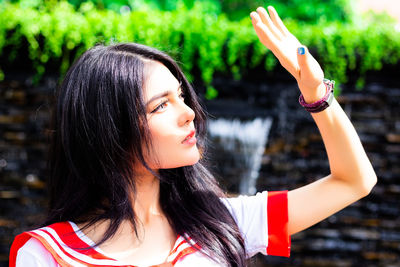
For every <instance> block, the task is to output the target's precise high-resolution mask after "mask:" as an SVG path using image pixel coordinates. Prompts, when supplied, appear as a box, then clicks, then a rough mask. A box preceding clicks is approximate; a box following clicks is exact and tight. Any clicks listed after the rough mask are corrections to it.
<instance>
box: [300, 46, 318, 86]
mask: <svg viewBox="0 0 400 267" xmlns="http://www.w3.org/2000/svg"><path fill="white" fill-rule="evenodd" d="M297 61H298V63H299V67H300V73H299V74H300V80H301V81H303V82H307V83H309V84H312V83H317V84H318V83H320V82H321V81H322V79H323V77H324V73H323V71H322V69H321V67H320V65H319V64H318V62H317V61H316V60H315V58H314V57H313V56H312V55H311V54H310V52H309V51H308V49H307V47H305V46H300V47H299V48H298V52H297Z"/></svg>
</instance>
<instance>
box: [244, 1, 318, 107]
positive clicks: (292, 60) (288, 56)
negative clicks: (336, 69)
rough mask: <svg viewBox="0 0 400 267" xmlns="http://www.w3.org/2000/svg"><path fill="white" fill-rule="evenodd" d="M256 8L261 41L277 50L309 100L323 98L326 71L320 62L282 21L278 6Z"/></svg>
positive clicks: (255, 21)
mask: <svg viewBox="0 0 400 267" xmlns="http://www.w3.org/2000/svg"><path fill="white" fill-rule="evenodd" d="M268 11H269V14H268V12H267V11H266V10H265V9H264V8H263V7H259V8H257V12H251V13H250V17H251V21H252V24H253V27H254V30H255V31H256V33H257V36H258V38H259V39H260V41H261V43H263V44H264V45H265V46H266V47H267V48H268V49H270V50H271V51H272V53H274V55H275V56H276V57H277V58H278V60H279V62H280V63H281V65H282V66H283V67H284V68H285V69H286V70H287V71H289V72H290V74H292V75H293V77H294V78H295V79H296V80H297V83H298V85H299V88H300V91H301V93H302V94H303V96H304V98H305V100H306V101H307V102H308V103H311V102H314V101H316V100H318V99H319V98H321V97H322V96H323V95H324V94H325V92H326V89H325V86H324V84H323V78H324V73H323V71H322V69H321V67H320V66H319V64H318V62H317V61H316V60H315V59H314V57H313V56H312V55H311V54H310V53H309V52H308V49H307V48H306V47H305V46H303V45H302V44H301V43H300V42H299V40H297V38H296V37H295V36H294V35H293V34H291V33H290V32H289V31H288V29H287V28H286V26H285V25H284V24H283V22H282V20H281V19H280V17H279V15H278V13H277V12H276V10H275V9H274V8H273V7H272V6H269V7H268Z"/></svg>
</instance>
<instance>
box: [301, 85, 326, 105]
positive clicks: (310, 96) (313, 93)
mask: <svg viewBox="0 0 400 267" xmlns="http://www.w3.org/2000/svg"><path fill="white" fill-rule="evenodd" d="M299 87H300V86H299ZM300 91H301V94H302V95H303V98H304V100H305V102H306V103H307V104H311V103H314V102H317V101H318V100H320V99H321V98H323V97H324V95H325V94H326V85H325V84H324V83H323V82H322V83H321V84H320V85H318V86H317V88H316V89H314V90H309V89H307V90H306V89H304V90H302V88H301V87H300ZM303 92H304V93H303Z"/></svg>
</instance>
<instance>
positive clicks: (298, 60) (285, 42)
mask: <svg viewBox="0 0 400 267" xmlns="http://www.w3.org/2000/svg"><path fill="white" fill-rule="evenodd" d="M250 16H251V19H252V24H253V27H254V29H255V31H256V34H257V36H258V38H259V39H260V41H261V42H262V43H263V44H264V45H265V46H266V47H267V48H268V49H270V50H271V51H272V52H273V53H274V55H275V56H276V57H277V58H278V60H279V62H280V63H281V65H282V66H283V67H284V68H286V70H287V71H288V72H289V73H290V74H292V75H293V77H294V78H295V79H296V80H297V83H298V86H299V89H300V91H301V93H302V94H303V96H304V99H305V101H306V102H307V103H312V102H315V101H317V100H318V99H320V98H322V96H323V95H324V94H325V92H326V89H325V85H324V84H323V78H324V73H323V71H322V69H321V67H320V65H319V64H318V62H317V61H316V60H315V59H314V58H313V56H312V55H311V54H310V53H309V52H308V50H307V48H306V47H305V46H303V45H302V44H301V43H300V42H299V41H298V40H297V38H296V37H295V36H294V35H292V34H291V33H290V32H289V31H288V30H287V28H286V27H285V25H284V24H283V22H282V20H281V19H280V18H279V15H278V13H277V12H276V10H275V9H274V8H273V7H271V6H269V7H268V12H267V11H266V10H265V9H264V8H262V7H259V8H257V11H256V12H251V14H250ZM299 47H302V48H304V49H305V53H304V54H303V55H300V54H298V52H297V51H298V48H299ZM311 114H312V117H313V119H314V121H315V123H316V124H317V126H318V129H319V131H320V133H321V136H322V139H323V142H324V145H325V149H326V152H327V155H328V159H329V165H330V172H331V173H330V174H329V175H327V176H326V177H323V178H321V179H319V180H317V181H315V182H313V183H311V184H308V185H305V186H302V187H300V188H297V189H295V190H291V191H289V193H288V206H289V207H288V209H289V225H288V230H289V234H290V235H292V234H295V233H297V232H300V231H302V230H304V229H306V228H308V227H310V226H312V225H314V224H316V223H318V222H320V221H321V220H323V219H325V218H327V217H329V216H330V215H332V214H334V213H336V212H338V211H340V210H341V209H343V208H345V207H346V206H348V205H350V204H352V203H353V202H355V201H357V200H359V199H360V198H362V197H364V196H366V195H368V194H369V192H370V191H371V190H372V188H373V187H374V185H375V184H376V182H377V177H376V174H375V172H374V170H373V168H372V165H371V162H370V161H369V159H368V157H367V155H366V153H365V151H364V148H363V146H362V144H361V142H360V139H359V137H358V135H357V133H356V131H355V129H354V127H353V125H352V124H351V122H350V120H349V119H348V117H347V116H346V114H345V112H344V111H343V109H342V108H341V107H340V105H339V104H338V102H337V101H336V100H334V101H333V102H332V105H331V106H330V107H328V108H327V109H325V110H324V111H322V112H319V113H311Z"/></svg>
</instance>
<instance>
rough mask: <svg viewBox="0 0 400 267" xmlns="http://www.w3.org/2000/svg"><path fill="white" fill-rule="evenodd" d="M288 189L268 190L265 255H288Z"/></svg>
mask: <svg viewBox="0 0 400 267" xmlns="http://www.w3.org/2000/svg"><path fill="white" fill-rule="evenodd" d="M287 193H288V191H272V192H268V203H267V212H268V213H267V214H268V247H267V255H274V256H283V257H290V243H291V240H290V236H289V234H288V221H289V219H288V198H287Z"/></svg>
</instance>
